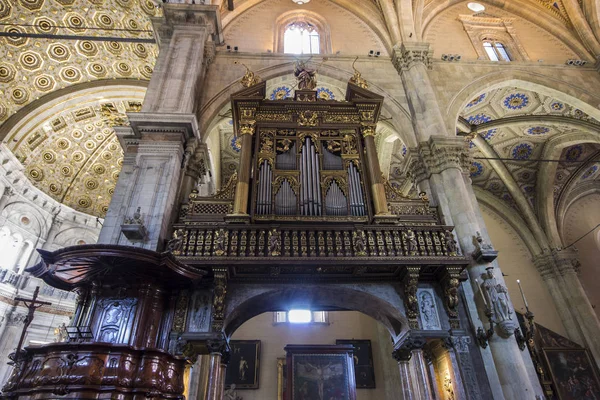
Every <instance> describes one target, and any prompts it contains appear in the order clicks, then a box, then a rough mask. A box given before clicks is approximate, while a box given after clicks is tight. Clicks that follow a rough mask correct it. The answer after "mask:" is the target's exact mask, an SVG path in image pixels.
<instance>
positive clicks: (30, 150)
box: [5, 88, 144, 217]
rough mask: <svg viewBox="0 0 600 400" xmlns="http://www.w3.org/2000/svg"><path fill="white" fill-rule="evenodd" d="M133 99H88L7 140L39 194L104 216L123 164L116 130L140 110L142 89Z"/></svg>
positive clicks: (54, 112) (56, 110)
mask: <svg viewBox="0 0 600 400" xmlns="http://www.w3.org/2000/svg"><path fill="white" fill-rule="evenodd" d="M128 92H130V93H129V95H126V96H115V97H112V98H97V97H94V96H92V95H87V96H86V97H83V98H81V99H77V100H76V101H74V102H73V103H74V104H72V105H73V106H72V107H67V108H64V103H62V104H61V103H59V104H57V105H56V106H54V107H51V108H48V109H47V110H45V111H42V112H41V113H42V114H46V115H52V117H51V118H49V119H42V118H40V119H36V118H35V117H33V122H31V123H29V124H28V125H27V127H26V129H21V130H18V131H16V132H14V133H13V134H11V135H10V136H9V137H7V138H6V139H5V142H6V144H7V146H8V147H9V148H10V149H11V150H12V152H13V153H14V154H15V155H16V156H17V158H18V159H19V160H20V161H21V162H22V163H23V165H24V166H25V173H26V175H27V176H28V177H29V179H30V180H31V182H32V183H33V184H34V186H36V187H37V188H38V189H40V190H42V191H44V192H45V193H47V194H48V195H50V196H51V197H52V198H54V199H55V200H57V201H59V202H61V203H63V204H65V205H67V206H69V207H72V208H74V209H76V210H78V211H81V212H85V213H87V214H91V215H95V216H99V217H104V215H105V214H106V211H107V210H108V205H109V203H110V199H111V197H112V195H113V193H114V189H115V185H116V183H117V179H118V177H119V172H120V170H121V166H122V163H123V150H122V149H121V146H120V144H119V141H118V139H117V137H116V135H115V133H114V130H113V129H112V124H113V123H114V122H118V123H120V122H122V121H123V119H124V114H125V113H126V112H135V111H139V109H140V108H141V100H142V98H143V94H144V89H143V88H137V90H133V89H132V90H130V91H128Z"/></svg>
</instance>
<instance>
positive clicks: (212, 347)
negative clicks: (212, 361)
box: [206, 339, 228, 355]
mask: <svg viewBox="0 0 600 400" xmlns="http://www.w3.org/2000/svg"><path fill="white" fill-rule="evenodd" d="M206 348H208V352H209V353H212V354H215V353H218V354H221V355H223V353H225V352H227V351H228V349H227V341H226V340H224V339H211V340H207V341H206Z"/></svg>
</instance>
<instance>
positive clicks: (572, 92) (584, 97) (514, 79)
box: [446, 70, 600, 132]
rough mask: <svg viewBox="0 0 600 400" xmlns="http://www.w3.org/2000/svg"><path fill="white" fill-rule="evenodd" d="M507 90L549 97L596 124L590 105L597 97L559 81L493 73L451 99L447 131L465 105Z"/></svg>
mask: <svg viewBox="0 0 600 400" xmlns="http://www.w3.org/2000/svg"><path fill="white" fill-rule="evenodd" d="M507 86H514V87H518V88H520V89H525V90H530V91H533V92H538V93H541V94H544V95H547V96H551V97H553V98H555V99H557V100H560V101H563V102H565V103H568V104H570V105H572V106H575V107H577V108H579V109H580V110H582V111H583V112H585V113H586V114H588V115H589V116H590V117H592V118H596V119H599V120H600V110H598V109H597V108H596V107H595V106H594V105H593V104H600V96H598V95H597V94H596V93H594V92H593V91H591V90H589V88H584V87H580V86H575V85H571V84H568V83H566V82H564V81H562V80H560V79H559V78H554V77H550V76H546V75H541V74H535V73H531V72H527V71H523V70H517V71H514V70H512V71H503V72H498V71H494V72H490V73H488V74H485V75H482V76H480V77H479V78H476V79H474V80H473V81H471V82H470V83H469V84H468V85H467V86H465V87H463V88H462V89H461V90H459V91H458V92H457V93H456V94H455V95H454V97H453V98H452V100H451V102H450V104H449V105H448V108H447V109H446V120H447V124H448V129H449V131H451V132H454V131H455V130H456V128H457V127H458V126H457V120H458V118H459V116H460V113H461V112H462V110H463V109H464V108H465V107H466V105H467V104H468V103H469V101H471V100H472V99H473V98H475V97H476V96H478V95H480V94H482V93H486V92H489V91H491V90H494V89H499V88H503V87H507Z"/></svg>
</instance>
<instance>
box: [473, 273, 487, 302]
mask: <svg viewBox="0 0 600 400" xmlns="http://www.w3.org/2000/svg"><path fill="white" fill-rule="evenodd" d="M475 283H477V288H478V289H479V293H481V298H482V299H483V305H484V306H485V307H486V308H488V303H487V300H486V299H485V294H484V293H483V290H481V285H480V284H479V279H477V278H475Z"/></svg>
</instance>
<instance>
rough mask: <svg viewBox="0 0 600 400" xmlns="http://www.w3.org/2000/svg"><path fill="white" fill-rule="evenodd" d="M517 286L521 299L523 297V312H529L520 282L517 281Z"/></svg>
mask: <svg viewBox="0 0 600 400" xmlns="http://www.w3.org/2000/svg"><path fill="white" fill-rule="evenodd" d="M517 285H519V290H520V291H521V297H523V303H525V310H527V312H529V304H527V299H526V298H525V293H524V292H523V288H522V287H521V280H519V279H517Z"/></svg>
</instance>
